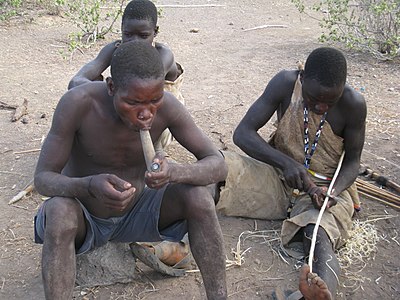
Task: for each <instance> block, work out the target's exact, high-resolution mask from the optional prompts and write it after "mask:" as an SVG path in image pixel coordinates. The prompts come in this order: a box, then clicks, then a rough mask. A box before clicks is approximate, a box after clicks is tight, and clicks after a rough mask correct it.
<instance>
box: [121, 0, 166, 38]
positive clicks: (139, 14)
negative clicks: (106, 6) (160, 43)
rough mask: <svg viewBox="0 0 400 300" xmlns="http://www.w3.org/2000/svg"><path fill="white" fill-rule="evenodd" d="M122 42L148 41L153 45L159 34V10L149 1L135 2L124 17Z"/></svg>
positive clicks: (127, 8) (129, 6)
mask: <svg viewBox="0 0 400 300" xmlns="http://www.w3.org/2000/svg"><path fill="white" fill-rule="evenodd" d="M121 31H122V42H129V41H131V40H147V41H148V42H150V43H152V42H153V39H154V36H155V35H156V34H157V32H158V26H157V8H156V6H155V5H154V3H153V2H151V1H149V0H133V1H131V2H129V3H128V5H127V6H126V7H125V10H124V14H123V15H122V25H121Z"/></svg>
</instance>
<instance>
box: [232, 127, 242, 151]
mask: <svg viewBox="0 0 400 300" xmlns="http://www.w3.org/2000/svg"><path fill="white" fill-rule="evenodd" d="M232 139H233V143H234V144H235V145H236V146H238V147H239V148H240V149H243V143H244V132H243V129H242V127H241V126H240V125H239V126H238V127H237V128H236V129H235V131H234V132H233V137H232Z"/></svg>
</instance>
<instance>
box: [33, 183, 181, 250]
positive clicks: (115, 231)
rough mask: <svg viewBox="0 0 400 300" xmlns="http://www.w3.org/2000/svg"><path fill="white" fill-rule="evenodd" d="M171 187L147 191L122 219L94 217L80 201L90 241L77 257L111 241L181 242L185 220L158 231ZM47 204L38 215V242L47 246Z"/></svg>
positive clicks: (44, 204)
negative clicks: (161, 212)
mask: <svg viewBox="0 0 400 300" xmlns="http://www.w3.org/2000/svg"><path fill="white" fill-rule="evenodd" d="M166 188H167V187H164V188H162V189H160V190H154V189H149V188H145V189H144V190H143V192H142V194H141V195H140V197H139V199H138V202H137V203H136V204H135V206H134V207H133V208H132V210H131V211H130V212H129V213H127V214H126V215H124V216H122V217H113V218H108V219H101V218H97V217H95V216H93V215H91V214H90V213H89V212H88V211H87V209H86V208H85V207H84V206H83V204H82V203H80V202H79V200H76V201H78V202H79V204H80V205H81V207H82V210H83V213H84V216H85V218H86V221H87V224H88V226H87V230H86V238H85V241H84V243H83V245H82V246H81V247H80V249H78V250H77V252H76V253H77V254H83V253H85V252H87V251H89V250H92V249H94V248H98V247H100V246H102V245H104V244H106V243H107V242H108V241H114V242H121V243H130V242H156V241H161V240H169V241H180V240H181V239H182V238H183V236H184V235H185V233H186V232H187V224H186V221H184V220H182V221H179V222H176V223H174V224H172V225H170V226H169V227H167V228H164V229H163V230H162V231H161V232H160V231H159V230H158V220H159V217H160V208H161V202H162V199H163V196H164V192H165V190H166ZM46 203H47V201H45V202H44V203H43V204H42V205H41V207H40V208H39V210H38V212H37V215H36V216H35V225H34V227H35V242H36V243H38V244H42V243H43V239H44V231H45V226H46V216H45V206H46Z"/></svg>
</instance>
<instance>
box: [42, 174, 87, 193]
mask: <svg viewBox="0 0 400 300" xmlns="http://www.w3.org/2000/svg"><path fill="white" fill-rule="evenodd" d="M90 178H91V177H90V176H89V177H82V178H77V177H74V178H71V177H68V176H65V175H62V174H58V173H54V172H41V173H39V174H37V175H35V187H36V189H37V191H38V192H39V193H40V194H41V195H44V196H48V197H54V196H60V197H76V198H85V197H88V195H89V183H90Z"/></svg>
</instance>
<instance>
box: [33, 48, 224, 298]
mask: <svg viewBox="0 0 400 300" xmlns="http://www.w3.org/2000/svg"><path fill="white" fill-rule="evenodd" d="M163 85H164V68H163V64H162V61H161V59H160V55H159V53H158V51H157V50H156V49H155V48H154V47H152V46H151V45H150V44H149V43H147V42H141V41H136V42H128V43H124V44H122V45H121V46H120V47H119V48H118V49H117V50H116V51H115V53H114V55H113V59H112V63H111V77H109V78H107V80H106V82H91V83H88V84H85V85H81V86H78V87H76V88H74V89H71V90H70V91H68V92H67V93H66V94H65V95H64V96H63V97H62V98H61V100H60V102H59V103H58V105H57V108H56V111H55V113H54V116H53V123H52V126H51V129H50V132H49V134H48V136H47V138H46V141H45V143H44V144H43V147H42V151H41V154H40V157H39V161H38V164H37V167H36V173H35V186H36V188H37V190H38V192H39V193H41V194H43V195H46V196H50V197H52V198H51V199H49V200H47V201H45V202H44V203H43V205H42V206H41V207H40V208H39V211H38V214H37V216H36V217H35V239H36V242H38V243H43V254H42V276H43V283H44V289H45V295H46V299H71V297H72V291H73V287H74V281H75V271H76V270H75V268H76V266H75V255H76V254H81V253H85V252H87V251H89V250H91V249H94V248H97V247H100V246H102V245H104V244H105V243H106V242H107V241H114V242H141V241H146V242H149V241H160V240H164V239H168V240H172V241H179V240H180V239H181V238H182V237H183V235H184V234H185V233H186V232H187V231H188V232H189V239H190V245H191V250H192V253H193V256H194V258H195V260H196V263H197V264H198V266H199V268H200V271H201V274H202V276H203V280H204V285H205V289H206V292H207V297H208V298H209V299H225V298H226V279H225V278H226V276H225V256H224V250H223V238H222V232H221V228H220V226H219V223H218V219H217V216H216V213H215V205H214V200H213V197H212V195H211V193H210V191H209V189H208V188H207V187H206V186H207V185H209V184H211V183H215V182H218V181H221V180H224V179H225V177H226V172H227V171H226V170H227V169H226V166H225V164H224V160H223V157H222V155H221V154H220V153H219V152H218V150H217V149H216V148H215V146H214V145H213V144H212V142H211V141H210V140H209V139H208V138H207V137H206V136H205V134H204V133H203V132H202V131H201V130H200V129H199V128H198V127H197V126H196V125H195V123H194V121H193V119H192V118H191V116H190V115H189V113H188V111H187V110H186V109H185V107H184V106H183V105H182V104H181V103H180V102H179V101H178V100H177V99H176V98H175V97H174V96H172V94H170V93H168V92H164V91H163ZM166 128H169V130H170V131H171V133H172V134H173V136H174V137H175V138H176V140H177V141H178V142H179V143H180V144H181V145H183V146H184V147H185V148H186V149H187V150H188V151H190V152H191V153H193V154H194V155H195V157H196V158H197V161H196V162H195V163H192V164H178V163H172V162H169V161H168V160H167V159H164V158H163V157H161V156H156V158H155V159H154V162H157V163H159V164H160V166H161V168H160V171H159V172H157V173H154V172H147V171H146V163H145V160H144V155H143V150H142V146H141V141H140V134H139V130H141V129H148V130H150V134H151V136H152V139H153V141H155V140H157V139H158V138H159V136H160V135H161V133H162V132H163V131H164V130H165V129H166ZM146 185H147V186H146ZM60 270H62V271H60Z"/></svg>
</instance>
